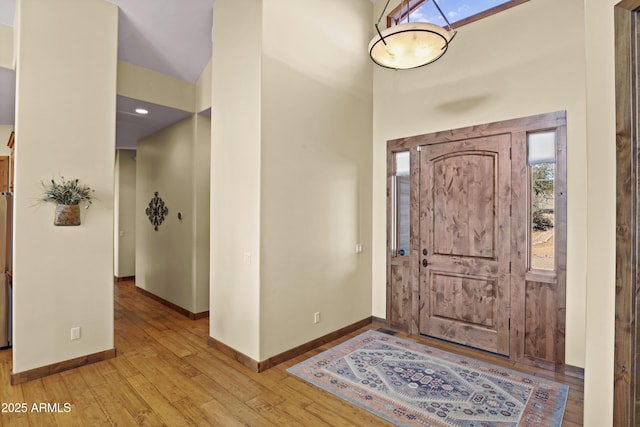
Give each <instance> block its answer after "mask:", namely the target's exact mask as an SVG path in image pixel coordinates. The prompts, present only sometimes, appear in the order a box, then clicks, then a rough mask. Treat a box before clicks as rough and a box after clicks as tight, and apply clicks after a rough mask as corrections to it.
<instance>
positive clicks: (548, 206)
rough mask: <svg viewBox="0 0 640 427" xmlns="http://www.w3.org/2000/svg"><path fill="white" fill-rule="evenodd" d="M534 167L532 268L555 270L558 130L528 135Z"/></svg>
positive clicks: (532, 165)
mask: <svg viewBox="0 0 640 427" xmlns="http://www.w3.org/2000/svg"><path fill="white" fill-rule="evenodd" d="M527 145H528V152H529V155H528V157H529V159H528V162H529V165H530V170H531V189H530V192H531V251H530V253H531V259H530V266H531V268H532V269H540V270H554V269H555V254H554V241H555V233H554V226H555V173H556V165H555V132H540V133H532V134H529V135H528V136H527Z"/></svg>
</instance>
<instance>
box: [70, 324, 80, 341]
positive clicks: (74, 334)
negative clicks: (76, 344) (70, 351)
mask: <svg viewBox="0 0 640 427" xmlns="http://www.w3.org/2000/svg"><path fill="white" fill-rule="evenodd" d="M79 339H80V327H79V326H78V327H75V328H71V340H72V341H73V340H79Z"/></svg>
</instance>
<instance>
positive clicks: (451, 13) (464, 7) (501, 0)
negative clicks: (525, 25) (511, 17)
mask: <svg viewBox="0 0 640 427" xmlns="http://www.w3.org/2000/svg"><path fill="white" fill-rule="evenodd" d="M403 1H404V0H403ZM433 1H434V0H427V1H425V2H423V3H422V4H421V5H420V6H418V7H417V8H415V9H414V10H413V11H411V13H410V15H409V21H411V22H428V23H430V24H436V25H439V26H441V27H444V26H445V25H446V24H447V23H446V22H445V21H444V19H443V18H442V15H441V14H440V12H438V8H437V7H436V6H435V5H434V4H433ZM509 1H510V0H438V6H440V9H442V13H444V14H445V15H446V17H447V19H448V20H449V22H450V23H451V24H453V23H455V22H457V21H461V20H463V19H466V18H468V17H470V16H473V15H476V14H478V13H482V12H484V11H485V10H488V9H491V8H493V7H496V6H499V5H501V4H505V3H508V2H509ZM403 12H405V13H406V7H405V8H404V10H403ZM404 22H407V17H406V16H404V17H403V18H402V21H401V23H404Z"/></svg>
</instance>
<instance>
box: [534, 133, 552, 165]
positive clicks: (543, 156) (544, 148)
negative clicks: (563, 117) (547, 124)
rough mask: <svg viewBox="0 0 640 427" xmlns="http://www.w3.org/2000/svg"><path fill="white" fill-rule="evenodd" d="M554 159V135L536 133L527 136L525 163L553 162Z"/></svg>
mask: <svg viewBox="0 0 640 427" xmlns="http://www.w3.org/2000/svg"><path fill="white" fill-rule="evenodd" d="M555 159H556V133H555V132H554V131H551V132H537V133H530V134H529V135H528V136H527V163H528V164H529V165H530V166H531V165H537V164H539V163H545V162H554V161H555Z"/></svg>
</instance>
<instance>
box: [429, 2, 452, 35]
mask: <svg viewBox="0 0 640 427" xmlns="http://www.w3.org/2000/svg"><path fill="white" fill-rule="evenodd" d="M433 4H435V5H436V8H437V9H438V12H440V15H442V19H444V22H446V23H447V26H448V27H449V31H451V30H452V28H451V24H450V23H449V20H448V19H447V17H446V15H445V14H444V13H443V12H442V9H440V6H439V5H438V2H437V1H436V0H433Z"/></svg>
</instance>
